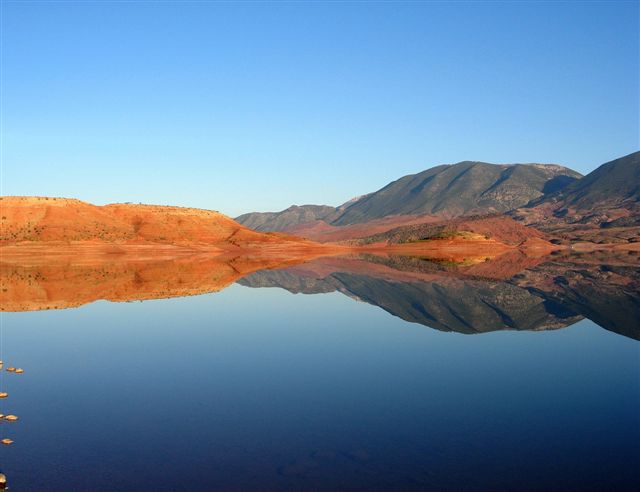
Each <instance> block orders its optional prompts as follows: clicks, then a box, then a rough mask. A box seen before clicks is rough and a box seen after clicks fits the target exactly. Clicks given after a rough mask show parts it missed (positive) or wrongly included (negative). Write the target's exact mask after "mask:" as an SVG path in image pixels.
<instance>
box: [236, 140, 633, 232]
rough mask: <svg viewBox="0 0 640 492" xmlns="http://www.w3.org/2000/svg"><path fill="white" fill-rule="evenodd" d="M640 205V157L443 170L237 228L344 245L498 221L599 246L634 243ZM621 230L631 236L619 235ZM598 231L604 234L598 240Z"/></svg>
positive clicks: (249, 218)
mask: <svg viewBox="0 0 640 492" xmlns="http://www.w3.org/2000/svg"><path fill="white" fill-rule="evenodd" d="M639 204H640V152H635V153H633V154H630V155H627V156H625V157H621V158H619V159H616V160H614V161H611V162H608V163H606V164H603V165H602V166H600V167H598V168H597V169H596V170H594V171H593V172H591V173H589V174H588V175H586V176H582V175H580V173H578V172H576V171H573V170H571V169H569V168H567V167H563V166H559V165H555V164H489V163H484V162H471V161H464V162H459V163H457V164H452V165H440V166H436V167H433V168H431V169H427V170H425V171H423V172H420V173H417V174H412V175H408V176H404V177H401V178H400V179H398V180H396V181H394V182H392V183H389V184H388V185H386V186H384V187H383V188H381V189H380V190H378V191H375V192H373V193H369V194H367V195H364V196H362V197H358V198H355V199H353V200H350V201H349V202H347V203H345V204H343V205H340V206H339V207H329V206H326V205H321V206H319V205H302V206H295V205H294V206H291V207H289V208H288V209H286V210H283V211H281V212H268V213H260V212H254V213H248V214H244V215H241V216H239V217H237V218H236V220H237V221H238V222H239V223H241V224H244V225H246V226H248V227H251V228H253V229H255V230H258V231H282V232H289V233H291V234H296V235H299V236H303V237H307V238H309V239H313V240H317V241H339V240H346V239H355V238H364V237H367V236H370V235H372V234H380V233H384V232H386V231H390V230H391V229H394V228H396V227H400V226H414V225H415V224H424V223H439V222H443V221H447V220H450V219H452V218H457V217H466V216H482V215H490V214H497V213H498V214H508V215H509V216H510V217H511V218H513V219H515V220H518V221H520V222H522V223H523V224H525V225H527V226H533V227H536V228H537V229H540V230H543V231H544V232H549V233H552V235H553V233H554V232H559V231H560V230H561V227H559V226H565V225H567V224H581V225H583V226H584V227H582V233H583V236H580V235H579V234H578V235H575V234H574V235H573V236H572V238H574V239H576V238H580V237H583V238H585V239H587V240H589V239H596V242H601V241H602V237H603V236H604V237H606V236H607V235H609V236H613V237H614V238H615V240H616V241H628V240H632V239H633V237H635V235H636V232H637V231H635V230H634V231H633V232H631V233H630V231H629V229H628V228H629V226H640V219H639V216H640V215H639V213H638V212H639V211H640V205H639ZM619 227H624V228H625V230H624V231H619V230H616V229H617V228H619ZM594 229H597V230H598V231H597V234H596V235H595V236H593V231H594ZM607 229H609V230H607ZM572 230H573V231H574V232H575V230H576V227H573V229H572ZM585 231H591V234H592V236H593V237H591V236H588V235H585V234H586V232H585ZM596 236H597V237H596Z"/></svg>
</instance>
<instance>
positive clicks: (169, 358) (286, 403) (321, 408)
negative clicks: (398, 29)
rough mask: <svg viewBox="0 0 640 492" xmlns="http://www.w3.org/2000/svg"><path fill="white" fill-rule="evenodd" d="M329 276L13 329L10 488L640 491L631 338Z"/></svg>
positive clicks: (271, 280)
mask: <svg viewBox="0 0 640 492" xmlns="http://www.w3.org/2000/svg"><path fill="white" fill-rule="evenodd" d="M283 275H284V276H285V277H287V276H289V277H291V276H293V278H294V279H295V278H297V279H298V282H299V284H298V287H297V288H295V289H294V288H292V287H291V285H292V284H291V280H292V279H291V278H289V277H287V278H285V279H284V280H283ZM341 275H342V276H341ZM345 275H351V276H352V277H353V278H352V277H349V278H347V277H345ZM332 278H334V279H337V281H333V280H332V282H333V283H332V284H331V285H332V286H333V287H331V286H329V287H327V286H326V285H324V286H318V285H317V283H314V285H313V286H312V287H313V288H311V287H309V285H308V279H307V282H306V283H305V279H303V278H301V277H299V276H298V277H296V276H295V271H293V273H287V271H284V272H282V271H267V272H258V273H255V274H253V275H251V276H249V277H246V278H245V279H242V280H240V281H239V283H236V284H233V285H231V286H230V287H228V288H227V289H225V290H223V291H221V292H217V293H212V294H205V295H199V296H193V297H182V298H172V299H165V300H149V301H144V302H129V303H126V302H125V303H112V302H106V301H98V302H94V303H91V304H86V305H83V306H81V307H79V308H76V309H64V310H47V311H32V312H16V313H2V318H1V319H2V328H1V352H2V353H1V357H0V358H2V360H3V361H4V362H5V368H6V367H8V365H15V366H17V367H22V368H24V369H25V373H24V374H21V375H17V374H11V373H7V372H6V371H4V372H3V373H2V376H1V380H0V385H1V388H0V389H1V390H2V391H7V392H8V393H9V398H7V399H4V400H0V412H2V413H4V414H7V413H12V414H15V415H18V416H19V418H20V420H19V421H18V422H2V423H1V424H0V429H1V430H2V434H3V435H2V436H1V437H10V438H11V439H13V440H14V441H15V442H14V443H13V444H12V445H10V446H3V447H2V448H1V449H0V471H1V472H2V473H4V474H5V475H6V476H7V479H8V482H9V485H10V487H11V491H12V492H14V491H15V492H19V491H76V490H77V491H103V490H104V491H107V490H108V491H113V490H123V491H125V490H126V491H163V490H171V491H176V490H184V491H200V490H202V491H209V490H229V491H235V490H238V491H241V490H242V491H244V490H544V489H546V490H637V489H638V485H639V484H640V418H639V413H640V372H639V370H640V359H639V356H640V352H639V345H640V344H639V342H638V341H637V340H636V339H634V338H633V337H632V336H626V335H625V334H620V333H616V332H615V331H611V329H603V328H602V327H600V326H598V325H597V324H595V323H594V322H593V321H590V320H589V319H587V318H583V314H584V313H578V314H576V309H575V305H574V304H575V303H574V304H572V306H573V307H572V309H573V310H568V309H566V306H565V307H563V306H562V305H560V304H554V303H553V302H552V300H549V299H545V300H543V301H541V302H539V303H538V304H535V303H531V302H529V301H527V300H526V299H524V298H522V299H521V298H519V297H517V296H516V295H515V294H514V293H513V292H512V290H509V289H507V288H506V287H504V286H503V285H502V284H496V283H495V282H492V283H490V284H487V285H484V284H478V283H477V281H476V280H460V279H454V280H453V281H447V282H441V283H438V282H423V285H422V284H420V285H419V282H418V283H417V282H413V283H411V285H407V284H406V283H404V284H403V283H402V282H395V283H393V282H389V281H388V280H384V282H386V283H384V285H381V284H380V282H383V280H380V278H372V277H368V276H367V275H366V273H363V272H362V271H360V272H359V273H357V274H354V273H345V272H342V273H339V274H335V275H334V276H333V277H332ZM354 278H355V280H354ZM366 278H369V279H370V280H371V281H369V282H368V283H367V282H366V281H364V280H363V279H366ZM287 279H288V280H287ZM373 280H375V282H374V281H373ZM347 281H349V282H347ZM287 282H289V283H288V284H287V285H288V288H289V290H293V291H304V290H305V289H307V290H309V289H311V290H314V289H315V291H321V292H322V293H317V294H315V295H303V294H294V293H292V292H289V291H288V290H285V288H286V286H285V285H284V284H286V283H287ZM336 282H339V285H338V284H337V283H336ZM452 282H453V283H452ZM456 282H458V283H456ZM459 282H463V284H459ZM464 282H466V283H464ZM474 282H476V283H474ZM303 284H304V285H303ZM267 286H269V287H272V288H256V287H267ZM305 286H306V287H305ZM452 286H453V287H452ZM456 286H457V287H456ZM277 287H280V288H277ZM282 287H285V288H282ZM334 287H335V288H334ZM482 288H485V289H489V290H491V289H493V290H492V291H491V292H496V294H492V295H493V297H491V296H489V294H486V293H485V294H482V293H478V292H480V291H481V290H482ZM389 289H390V290H389ZM394 289H396V290H395V291H394ZM398 289H404V290H398ZM425 289H427V290H425ZM429 289H430V290H429ZM447 289H449V290H447ZM451 289H453V290H451ZM500 289H502V290H500ZM504 289H507V290H504ZM456 292H458V294H456ZM460 292H464V293H465V294H464V297H465V299H466V301H465V299H462V298H455V296H456V295H458V296H460V297H462V294H460ZM472 292H475V293H476V294H477V295H476V297H474V296H473V295H472V294H471V293H472ZM487 292H488V291H487ZM344 294H347V295H344ZM438 296H440V297H438ZM447 296H448V297H447ZM452 296H454V297H452ZM354 298H355V299H357V300H360V301H366V302H354ZM421 299H422V301H421ZM447 299H448V301H446V300H447ZM469 299H471V300H470V301H469ZM403 300H404V302H405V303H406V304H407V305H406V306H399V305H398V303H399V302H400V303H401V302H402V301H403ZM445 301H446V302H445ZM434 302H435V304H434ZM464 302H468V303H470V305H469V306H466V304H464ZM527 302H529V304H531V306H529V304H526V303H527ZM594 302H595V301H594ZM612 302H613V301H612ZM460 303H462V304H460ZM505 303H506V304H505ZM510 303H511V304H513V305H514V306H516V307H522V306H523V305H525V304H526V305H527V306H529V307H527V309H526V310H525V312H524V314H522V313H520V312H518V313H516V314H513V313H511V312H510V311H509V309H507V308H505V305H509V306H510V305H511V304H510ZM605 304H607V303H606V302H605ZM487 305H491V306H492V311H491V312H499V317H500V319H502V322H503V324H504V328H510V329H508V330H507V329H497V328H496V326H494V325H495V323H497V322H496V321H495V320H493V318H491V316H490V315H489V314H482V313H485V308H486V306H487ZM456 306H458V307H456ZM496 306H500V309H499V310H497V309H496ZM381 307H382V309H381ZM541 309H546V311H544V313H545V314H544V315H543V314H540V313H541V312H542V311H541ZM635 312H637V311H635V307H634V306H631V308H630V310H629V311H628V312H627V314H626V316H627V318H628V317H629V316H633V313H635ZM407 313H408V314H407ZM464 313H467V315H465V314H464ZM629 313H630V314H629ZM465 316H466V317H465ZM403 317H404V318H405V319H409V321H414V322H407V321H406V320H405V319H403ZM483 317H484V319H483ZM415 318H419V319H415ZM436 318H437V319H436ZM534 318H535V320H537V321H535V320H534V321H535V323H537V329H538V330H539V331H531V330H532V329H536V326H530V324H531V323H532V322H533V321H532V320H533V319H534ZM551 318H552V319H551ZM429 323H431V324H432V325H433V327H435V328H437V329H433V327H430V326H429ZM527 323H529V324H527ZM535 323H534V324H535ZM489 325H491V326H489ZM515 325H517V326H515ZM618 325H619V323H618ZM618 325H616V326H618ZM562 326H564V327H562ZM625 326H626V329H627V330H631V331H632V333H633V330H635V329H637V326H638V325H637V319H627V324H626V325H625ZM469 327H471V328H472V329H471V330H470V329H468V328H469ZM522 327H524V329H523V330H520V331H514V330H513V328H516V329H520V328H522ZM458 328H459V329H458ZM609 328H611V327H609ZM442 330H450V331H442ZM488 330H496V331H489V332H486V333H482V332H483V331H488ZM619 331H620V330H619ZM622 331H624V330H622ZM468 332H474V333H475V332H480V333H479V334H465V333H468Z"/></svg>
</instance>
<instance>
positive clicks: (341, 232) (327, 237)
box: [285, 215, 442, 243]
mask: <svg viewBox="0 0 640 492" xmlns="http://www.w3.org/2000/svg"><path fill="white" fill-rule="evenodd" d="M441 220H442V217H436V216H433V215H394V216H389V217H384V218H382V219H375V220H370V221H369V222H364V223H362V224H351V225H346V226H334V225H330V224H327V223H326V222H325V221H323V220H315V221H313V222H305V223H304V224H298V225H295V226H291V227H288V228H286V229H285V232H287V233H289V234H293V235H296V236H301V237H306V238H308V239H311V240H313V241H318V242H320V243H327V242H337V241H345V240H349V239H356V238H360V237H365V236H370V235H372V234H377V233H380V232H385V231H388V230H390V229H394V228H396V227H400V226H403V225H408V224H424V223H430V222H438V221H441Z"/></svg>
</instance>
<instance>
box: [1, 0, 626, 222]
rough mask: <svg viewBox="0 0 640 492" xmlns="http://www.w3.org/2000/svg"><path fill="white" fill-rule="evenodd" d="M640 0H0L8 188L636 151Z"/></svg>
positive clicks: (261, 197)
mask: <svg viewBox="0 0 640 492" xmlns="http://www.w3.org/2000/svg"><path fill="white" fill-rule="evenodd" d="M638 5H639V4H638V2H615V1H609V2H601V3H600V2H531V3H529V2H515V1H514V2H487V3H484V2H449V3H436V2H424V3H418V2H413V3H400V2H378V3H365V2H361V3H350V2H327V3H308V2H307V3H287V2H281V3H266V2H265V3H257V2H255V3H251V2H245V3H233V2H228V3H210V2H55V1H51V2H28V1H20V2H11V1H2V66H1V68H2V84H1V85H2V124H3V128H2V144H3V145H2V193H3V194H5V195H9V194H19V195H51V196H65V197H76V198H80V199H84V200H87V201H91V202H94V203H98V204H102V203H109V202H115V201H133V202H139V201H141V202H145V203H161V204H176V205H189V206H197V207H203V208H211V209H216V210H220V211H222V212H224V213H227V214H229V215H232V216H235V215H238V214H240V213H243V212H248V211H253V210H259V211H266V210H280V209H283V208H285V207H287V206H289V205H291V204H292V203H297V204H303V203H326V204H331V205H337V204H339V203H341V202H344V201H346V200H347V199H349V198H351V197H352V196H355V195H359V194H363V193H366V192H370V191H374V190H376V189H378V188H380V187H381V186H383V185H385V184H386V183H387V182H389V181H391V180H393V179H396V178H398V177H400V176H402V175H405V174H409V173H414V172H418V171H421V170H423V169H426V168H429V167H432V166H434V165H437V164H441V163H453V162H458V161H461V160H483V161H488V162H502V163H507V162H554V163H560V164H565V165H568V166H570V167H572V168H574V169H576V170H578V171H581V172H583V173H586V172H589V171H591V170H593V169H594V168H595V167H597V166H598V165H599V164H601V163H603V162H606V161H608V160H611V159H613V158H615V157H618V156H621V155H625V154H628V153H630V152H633V151H635V150H638V147H639V145H638V111H639V105H638V103H639V101H638V90H639V89H638V83H639V80H638V77H639V75H638V71H639V60H638V49H639V45H638V31H639V6H638Z"/></svg>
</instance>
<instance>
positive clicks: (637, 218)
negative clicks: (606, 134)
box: [512, 152, 640, 242]
mask: <svg viewBox="0 0 640 492" xmlns="http://www.w3.org/2000/svg"><path fill="white" fill-rule="evenodd" d="M512 215H513V216H514V217H515V218H516V219H519V220H522V221H524V222H525V223H526V224H529V225H533V226H535V227H537V228H539V229H541V230H544V231H548V232H551V233H553V234H555V235H557V236H559V237H567V238H570V239H576V238H580V239H584V240H592V241H596V242H602V241H603V240H605V241H606V240H607V239H608V241H606V242H621V241H627V240H633V238H634V237H637V236H638V234H639V233H640V152H635V153H633V154H629V155H627V156H625V157H621V158H619V159H616V160H614V161H611V162H608V163H606V164H603V165H602V166H600V167H599V168H597V169H596V170H595V171H593V172H591V173H589V174H588V175H586V176H584V177H583V178H581V179H579V180H577V181H575V182H573V183H571V184H570V185H568V186H567V187H565V188H564V189H562V190H561V191H558V192H556V193H552V194H551V195H547V196H545V197H543V198H541V199H539V200H535V201H533V202H532V203H530V204H529V205H528V206H527V207H524V208H521V209H518V210H515V211H513V212H512ZM594 229H595V232H594ZM598 229H601V230H599V231H598ZM615 238H619V239H620V241H616V240H615ZM612 239H613V240H612Z"/></svg>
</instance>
